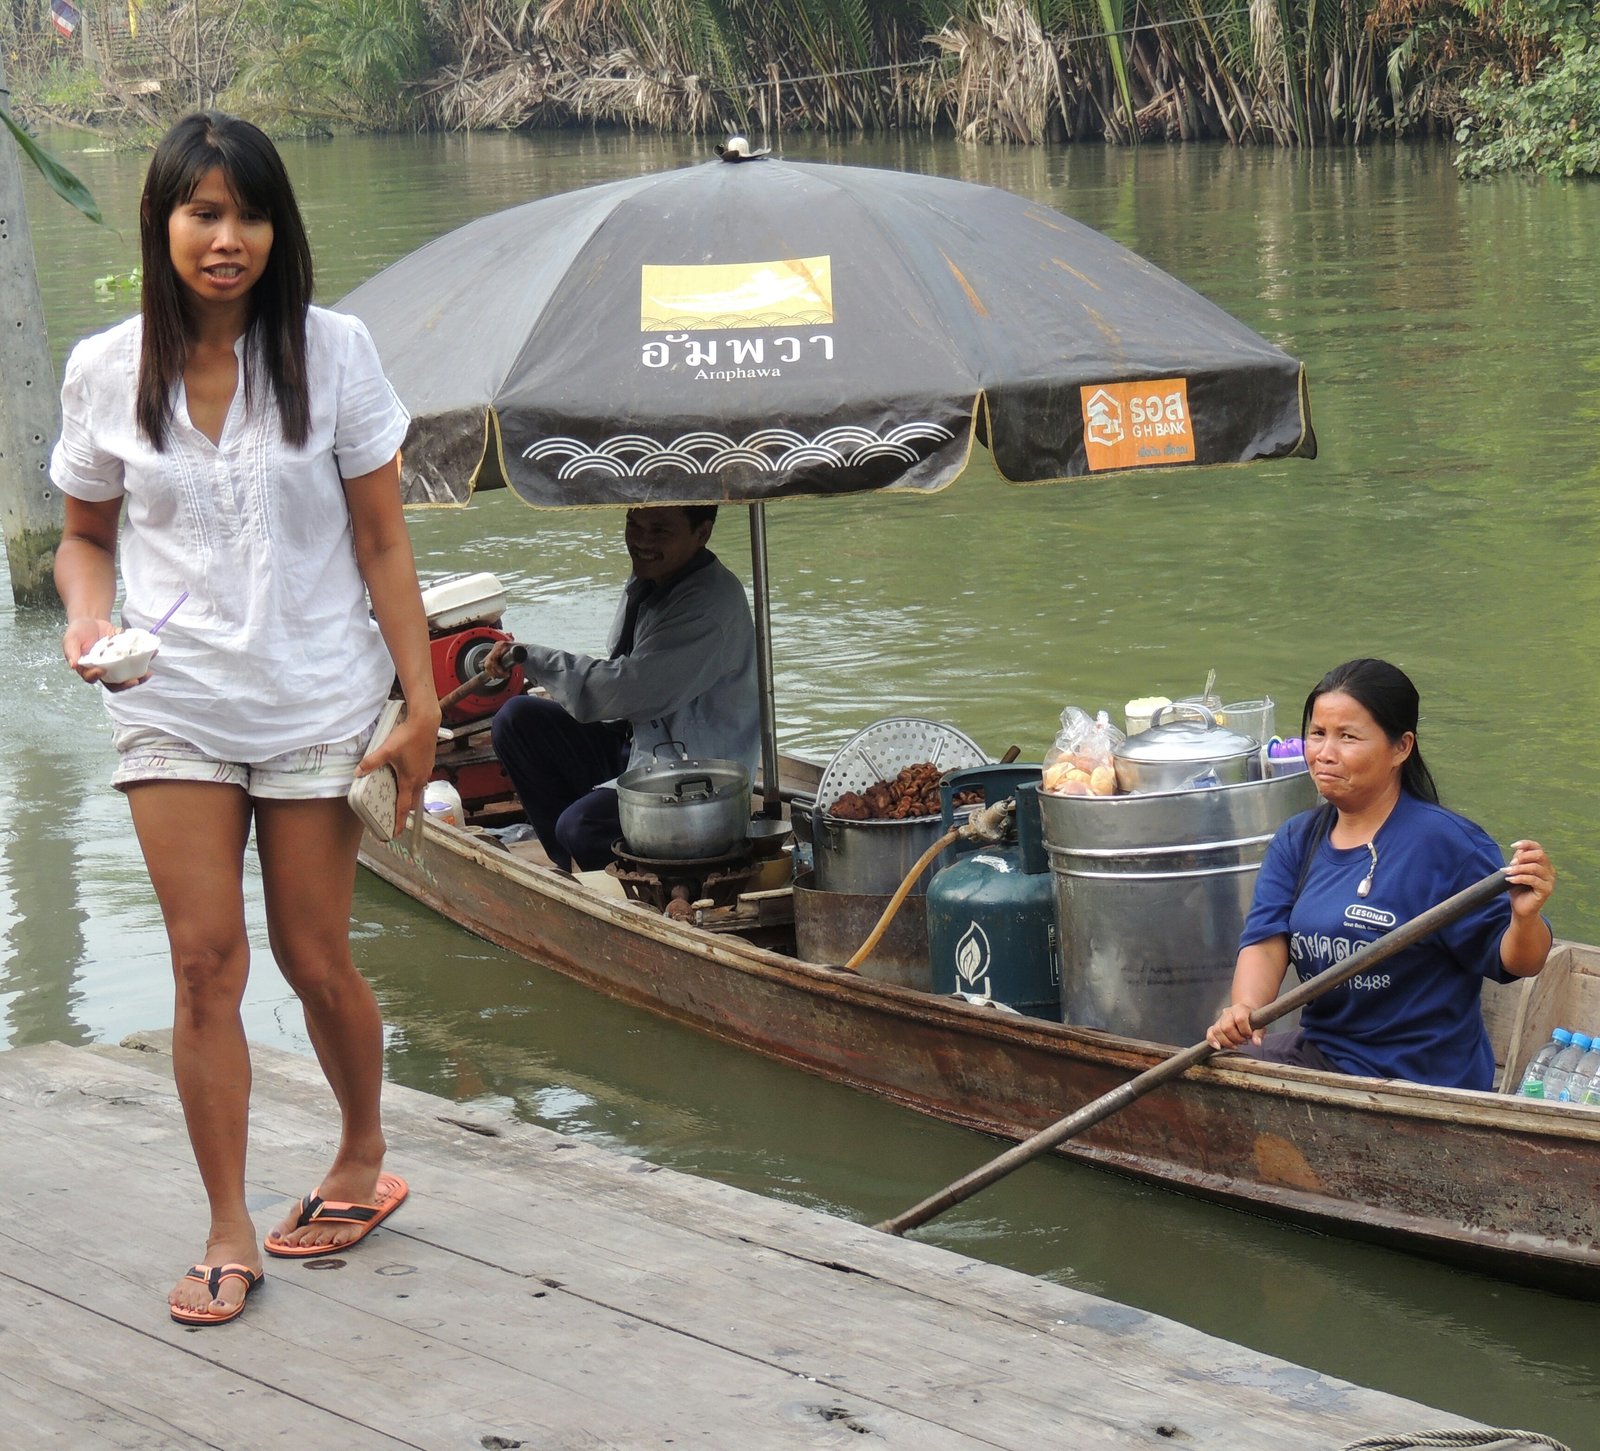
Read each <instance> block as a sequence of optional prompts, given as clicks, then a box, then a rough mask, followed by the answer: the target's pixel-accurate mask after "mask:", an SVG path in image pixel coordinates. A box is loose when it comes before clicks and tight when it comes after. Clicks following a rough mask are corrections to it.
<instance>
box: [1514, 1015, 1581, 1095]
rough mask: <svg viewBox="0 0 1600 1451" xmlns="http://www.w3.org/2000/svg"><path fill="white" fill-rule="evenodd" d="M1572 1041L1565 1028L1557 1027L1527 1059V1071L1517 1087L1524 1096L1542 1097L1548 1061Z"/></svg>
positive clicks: (1548, 1066) (1548, 1069)
mask: <svg viewBox="0 0 1600 1451" xmlns="http://www.w3.org/2000/svg"><path fill="white" fill-rule="evenodd" d="M1571 1041H1572V1034H1571V1032H1569V1031H1568V1030H1567V1029H1566V1028H1557V1029H1556V1030H1555V1032H1553V1033H1552V1034H1551V1035H1550V1041H1549V1042H1548V1043H1546V1044H1545V1045H1544V1047H1542V1048H1541V1049H1540V1050H1539V1051H1538V1052H1537V1053H1535V1054H1534V1055H1533V1057H1532V1058H1530V1059H1529V1060H1528V1068H1527V1071H1526V1072H1525V1073H1524V1074H1523V1075H1522V1086H1521V1087H1520V1088H1519V1089H1517V1092H1518V1093H1520V1094H1521V1095H1522V1096H1523V1097H1524V1098H1543V1097H1544V1085H1545V1075H1546V1074H1547V1073H1548V1072H1549V1071H1550V1061H1551V1059H1553V1058H1554V1057H1555V1056H1556V1054H1557V1053H1559V1052H1560V1051H1561V1050H1562V1049H1563V1048H1565V1047H1566V1046H1567V1045H1568V1044H1569V1043H1570V1042H1571Z"/></svg>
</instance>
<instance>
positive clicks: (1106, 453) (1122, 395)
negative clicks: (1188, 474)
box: [1078, 378, 1194, 472]
mask: <svg viewBox="0 0 1600 1451" xmlns="http://www.w3.org/2000/svg"><path fill="white" fill-rule="evenodd" d="M1078 394H1079V397H1080V399H1081V400H1082V404H1083V453H1084V458H1085V460H1086V461H1087V462H1088V465H1089V469H1090V472H1095V471H1098V470H1100V469H1136V468H1149V467H1150V466H1152V465H1154V464H1177V463H1192V462H1193V461H1194V427H1193V423H1192V420H1191V419H1190V417H1189V380H1188V379H1187V378H1157V379H1154V380H1152V381H1149V382H1142V383H1099V384H1091V385H1090V386H1088V387H1085V388H1079V390H1078Z"/></svg>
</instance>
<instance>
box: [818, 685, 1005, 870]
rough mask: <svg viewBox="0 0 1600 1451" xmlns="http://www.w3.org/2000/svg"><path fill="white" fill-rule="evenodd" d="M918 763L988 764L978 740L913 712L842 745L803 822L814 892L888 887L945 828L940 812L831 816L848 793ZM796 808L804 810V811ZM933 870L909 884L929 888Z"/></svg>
mask: <svg viewBox="0 0 1600 1451" xmlns="http://www.w3.org/2000/svg"><path fill="white" fill-rule="evenodd" d="M922 762H929V763H931V764H932V765H934V766H936V767H937V768H938V769H939V771H940V772H941V773H943V772H946V771H955V770H965V769H966V768H968V767H970V766H984V765H988V764H989V758H988V757H987V756H986V755H984V753H983V750H982V748H981V747H980V746H979V745H978V743H977V742H976V741H974V740H973V739H972V738H971V737H970V736H966V735H963V734H962V733H961V732H960V731H958V730H956V729H955V728H954V727H953V726H947V725H941V724H940V723H939V722H938V721H932V720H921V719H918V718H916V717H913V716H894V717H891V718H889V719H886V720H880V721H875V722H874V723H873V724H872V725H869V726H867V727H866V728H865V729H864V730H861V731H858V732H857V733H856V734H855V735H854V736H852V737H851V738H850V739H849V740H848V741H846V742H845V744H844V745H843V746H841V747H840V748H839V750H838V752H837V753H836V754H835V755H834V757H833V759H832V760H831V761H829V762H828V765H827V769H826V770H824V771H823V773H822V779H821V781H819V782H818V784H817V795H816V806H815V808H814V810H813V811H812V812H811V813H809V820H803V821H802V822H801V828H800V829H801V832H802V834H803V833H804V831H805V829H806V827H807V826H808V825H809V827H810V833H811V845H812V852H813V858H814V861H815V885H816V887H817V889H818V890H819V891H825V892H853V893H857V894H861V893H891V892H893V891H895V890H896V888H898V887H899V885H900V883H901V882H902V881H904V880H905V876H906V873H907V872H909V871H910V870H911V868H912V867H913V866H915V865H916V863H917V859H918V858H919V857H920V856H921V855H922V854H923V852H925V851H926V850H927V849H928V848H929V847H930V846H932V845H933V844H934V842H936V841H937V840H938V839H939V838H940V837H941V836H942V835H943V834H944V829H943V827H942V824H941V821H940V818H939V817H938V815H932V816H913V817H906V818H904V819H902V820H899V821H851V820H848V819H845V818H842V817H836V816H834V815H832V814H831V808H832V807H833V804H834V803H835V802H836V801H837V800H838V799H839V798H840V797H841V796H843V795H844V794H845V792H847V791H856V792H865V791H866V789H867V788H868V787H869V786H872V785H874V784H876V783H877V782H879V781H892V780H893V779H894V778H895V777H896V776H897V775H899V773H900V772H901V771H902V770H904V769H905V768H906V767H907V766H915V765H919V764H921V763H922ZM800 814H801V815H802V816H803V817H804V816H806V815H807V814H806V813H805V812H804V811H803V810H802V811H801V813H800ZM932 875H933V872H932V871H931V870H930V871H928V872H925V873H923V876H922V879H921V880H920V881H919V882H918V883H917V885H916V887H915V888H914V889H913V890H914V891H915V892H918V893H921V892H924V891H926V889H927V883H928V879H929V878H930V877H931V876H932Z"/></svg>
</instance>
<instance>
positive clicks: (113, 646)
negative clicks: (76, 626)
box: [78, 630, 161, 685]
mask: <svg viewBox="0 0 1600 1451" xmlns="http://www.w3.org/2000/svg"><path fill="white" fill-rule="evenodd" d="M160 648H161V642H160V641H159V640H158V639H156V637H155V636H154V635H152V634H151V633H150V631H149V630H118V631H117V633H116V634H114V635H102V636H101V637H100V638H99V639H98V640H96V641H95V642H94V644H93V645H91V646H90V647H89V648H88V649H87V650H85V651H84V652H83V654H82V655H81V656H80V657H79V659H78V664H80V665H95V666H98V667H99V668H100V671H101V675H100V678H101V680H102V681H104V682H105V683H106V684H107V685H122V684H124V683H125V682H126V681H129V680H137V679H139V677H140V676H141V675H144V674H146V673H147V672H148V671H149V669H150V662H151V661H152V660H153V659H155V656H156V651H158V650H159V649H160Z"/></svg>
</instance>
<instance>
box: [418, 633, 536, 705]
mask: <svg viewBox="0 0 1600 1451" xmlns="http://www.w3.org/2000/svg"><path fill="white" fill-rule="evenodd" d="M510 638H511V636H510V635H508V634H507V633H506V632H505V631H504V630H496V629H492V628H491V627H490V626H488V625H469V626H468V627H467V628H466V629H464V630H444V631H440V632H439V633H438V634H436V635H434V636H433V637H432V639H431V640H430V642H429V647H430V649H431V650H432V652H433V686H434V689H435V690H436V691H437V692H438V693H439V698H440V699H441V700H443V699H444V697H445V696H447V695H448V694H450V692H451V691H452V690H455V689H457V688H459V687H460V686H463V685H465V684H466V683H467V681H469V680H471V679H472V677H473V676H474V675H476V674H477V673H478V672H479V671H480V670H482V669H483V662H484V660H485V659H486V658H487V657H488V654H489V651H490V650H491V649H492V648H493V647H494V645H495V644H496V642H498V641H500V640H509V639H510ZM525 686H526V681H525V680H524V678H523V673H522V667H521V666H520V665H513V666H512V667H511V677H510V679H508V680H496V681H494V682H493V683H491V684H489V685H484V686H481V687H479V688H478V689H477V690H474V691H473V692H472V693H471V694H470V695H464V696H462V697H461V699H460V700H458V701H456V703H455V704H454V705H451V706H447V707H446V708H445V712H444V723H445V724H446V725H447V726H458V725H466V724H467V723H468V722H469V721H475V720H482V719H483V718H484V717H485V716H491V715H493V714H494V713H495V711H497V710H499V709H500V706H501V705H502V704H503V703H504V702H505V701H507V700H510V699H511V697H512V696H514V695H521V694H522V692H523V690H524V688H525Z"/></svg>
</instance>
